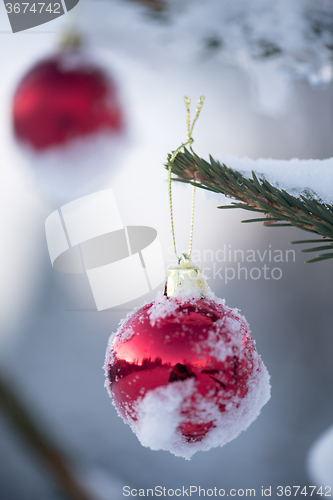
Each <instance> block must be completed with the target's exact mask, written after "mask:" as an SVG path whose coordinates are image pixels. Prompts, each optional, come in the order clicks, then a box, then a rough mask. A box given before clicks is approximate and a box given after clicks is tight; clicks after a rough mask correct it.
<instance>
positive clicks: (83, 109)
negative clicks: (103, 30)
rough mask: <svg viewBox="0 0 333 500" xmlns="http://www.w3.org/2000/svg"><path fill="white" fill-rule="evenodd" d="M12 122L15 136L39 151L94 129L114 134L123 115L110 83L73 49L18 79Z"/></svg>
mask: <svg viewBox="0 0 333 500" xmlns="http://www.w3.org/2000/svg"><path fill="white" fill-rule="evenodd" d="M13 127H14V133H15V136H16V138H17V139H18V140H19V141H22V142H24V143H26V144H28V145H29V146H31V147H33V148H34V149H35V150H39V151H42V150H46V149H47V148H49V147H52V146H59V145H65V144H67V143H68V142H70V141H71V140H73V139H77V138H84V137H87V136H88V135H90V134H94V133H96V132H109V133H112V134H119V133H121V131H122V129H123V116H122V110H121V107H120V104H119V101H118V97H117V89H116V86H115V84H114V83H113V82H112V80H111V79H110V77H109V76H107V75H106V74H105V72H104V71H103V70H102V69H101V68H99V67H98V66H96V65H94V64H92V63H90V62H87V61H86V60H85V59H84V57H83V56H82V55H81V54H80V53H79V52H78V51H72V50H68V49H67V50H63V51H60V52H59V53H58V54H56V55H54V56H52V57H50V58H48V59H45V60H42V61H40V62H38V63H37V64H36V65H35V66H33V67H32V68H31V69H30V70H29V71H28V73H26V74H25V76H24V77H23V78H22V80H21V81H20V83H19V85H18V87H17V89H16V92H15V95H14V100H13Z"/></svg>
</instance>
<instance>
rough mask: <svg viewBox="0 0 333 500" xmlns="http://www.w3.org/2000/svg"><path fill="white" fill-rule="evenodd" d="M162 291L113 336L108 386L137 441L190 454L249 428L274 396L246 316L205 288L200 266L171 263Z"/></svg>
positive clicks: (107, 367) (155, 447) (108, 364)
mask: <svg viewBox="0 0 333 500" xmlns="http://www.w3.org/2000/svg"><path fill="white" fill-rule="evenodd" d="M168 275H169V276H168V282H167V286H166V292H165V294H164V295H162V294H160V295H159V296H158V297H157V299H156V300H155V301H154V302H152V303H149V304H146V305H144V306H143V307H141V308H139V309H137V310H135V311H134V312H133V313H131V314H130V315H129V316H127V318H126V319H125V320H124V322H123V323H122V325H121V326H120V328H119V330H118V332H117V334H116V336H115V337H113V338H112V339H111V341H110V345H109V348H108V351H107V355H106V362H105V372H106V376H107V380H106V386H107V388H108V390H109V393H110V395H111V396H112V398H113V402H114V405H115V406H116V408H117V410H118V413H119V414H120V416H121V417H122V418H123V419H124V421H125V422H126V423H128V424H129V425H130V426H131V428H132V430H133V431H134V432H135V434H136V435H137V436H138V438H139V440H140V442H141V443H142V444H143V445H144V446H149V447H150V448H151V449H154V450H157V449H164V450H169V451H171V452H172V453H174V454H175V455H177V456H181V457H184V458H187V459H189V458H191V456H192V455H193V454H194V453H195V452H196V451H199V450H208V449H210V448H212V447H216V446H223V445H224V444H226V443H227V442H229V441H230V440H232V439H234V438H235V437H236V436H237V435H238V434H239V433H240V432H241V431H242V430H244V429H246V428H247V427H248V426H249V425H250V423H251V422H252V421H253V420H254V419H255V418H256V417H257V415H258V414H259V412H260V409H261V407H262V406H263V405H264V404H265V403H266V402H267V401H268V399H269V397H270V385H269V375H268V373H267V370H266V368H265V366H264V364H263V362H262V360H261V358H260V356H259V354H258V353H257V351H256V348H255V345H254V341H253V339H252V338H251V336H250V330H249V326H248V323H247V322H246V320H245V318H244V317H243V316H241V315H240V314H239V311H238V310H237V309H230V308H228V307H227V306H226V305H225V302H224V300H221V299H218V298H217V297H216V296H215V295H214V294H213V293H212V292H211V291H210V290H208V289H207V287H206V285H205V282H204V279H203V276H202V274H201V271H200V269H198V268H197V267H195V266H191V267H189V266H186V265H185V266H176V267H175V268H173V269H170V270H169V271H168Z"/></svg>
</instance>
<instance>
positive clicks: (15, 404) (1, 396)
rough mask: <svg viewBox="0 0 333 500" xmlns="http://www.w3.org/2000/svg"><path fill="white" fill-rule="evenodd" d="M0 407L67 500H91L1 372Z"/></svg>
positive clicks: (62, 456)
mask: <svg viewBox="0 0 333 500" xmlns="http://www.w3.org/2000/svg"><path fill="white" fill-rule="evenodd" d="M0 409H1V410H2V412H3V413H4V415H5V416H6V417H7V419H8V421H9V423H10V425H11V426H12V427H13V428H14V430H15V431H16V432H17V433H18V434H19V435H20V436H21V438H22V439H24V440H25V442H26V444H28V445H29V446H30V448H31V449H32V450H33V451H34V453H35V454H36V455H37V456H39V458H40V459H41V461H42V463H43V464H44V466H45V467H47V468H48V469H49V471H50V472H51V473H52V475H53V478H54V479H55V481H56V483H57V484H58V486H59V487H60V489H61V490H62V491H63V493H64V494H65V495H66V498H68V500H94V498H93V497H92V496H91V495H90V494H89V493H88V492H87V491H86V490H85V488H84V487H83V486H82V485H81V484H80V483H79V481H78V479H77V477H76V476H75V474H73V471H72V469H71V466H70V465H69V462H68V460H67V458H65V456H64V454H63V452H62V451H61V450H60V449H59V447H58V446H57V445H56V444H55V443H54V442H53V439H51V438H50V437H49V435H48V432H47V431H46V429H45V427H44V428H42V426H41V425H40V423H39V421H38V420H39V419H38V420H37V419H35V417H34V416H33V415H32V413H31V412H30V411H28V409H27V407H26V405H25V404H24V403H23V401H21V399H20V397H19V396H18V393H17V392H16V391H15V392H14V391H13V390H12V388H11V385H10V384H9V383H8V381H7V380H6V379H5V378H4V377H3V376H2V375H0Z"/></svg>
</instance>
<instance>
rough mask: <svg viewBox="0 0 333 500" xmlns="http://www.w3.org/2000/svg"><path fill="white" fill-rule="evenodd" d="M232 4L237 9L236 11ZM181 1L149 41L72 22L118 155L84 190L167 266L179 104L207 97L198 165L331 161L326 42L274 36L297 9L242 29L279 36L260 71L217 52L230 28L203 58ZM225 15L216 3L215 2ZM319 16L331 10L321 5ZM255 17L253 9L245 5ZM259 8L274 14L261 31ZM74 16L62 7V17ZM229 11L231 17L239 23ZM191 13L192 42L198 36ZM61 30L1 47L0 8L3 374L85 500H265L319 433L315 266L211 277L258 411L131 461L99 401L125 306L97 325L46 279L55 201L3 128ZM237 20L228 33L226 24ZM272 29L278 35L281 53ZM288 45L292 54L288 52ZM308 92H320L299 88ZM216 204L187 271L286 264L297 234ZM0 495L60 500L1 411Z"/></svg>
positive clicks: (81, 304)
mask: <svg viewBox="0 0 333 500" xmlns="http://www.w3.org/2000/svg"><path fill="white" fill-rule="evenodd" d="M200 3H201V5H202V6H203V5H206V4H207V12H210V11H209V9H210V8H212V9H213V11H214V8H216V5H217V2H212V1H211V2H207V3H206V2H205V4H203V3H202V2H200ZM235 3H236V4H237V5H238V8H239V10H240V11H241V10H242V9H243V11H244V8H243V7H244V2H235ZM261 3H262V2H261ZM186 4H187V3H186ZM186 4H185V3H184V8H183V9H180V11H179V16H178V17H177V16H176V15H175V12H176V11H177V9H176V7H177V4H176V3H173V4H172V5H173V9H176V11H174V10H171V14H170V18H169V19H167V20H165V21H164V24H163V25H161V26H160V28H159V25H158V22H157V21H158V20H156V15H157V14H154V15H152V14H149V13H147V12H146V11H142V8H141V6H140V5H137V4H135V3H134V4H132V3H126V2H114V1H111V0H110V1H108V2H107V1H105V2H97V1H94V2H93V1H87V2H86V3H85V4H84V5H80V12H79V14H78V16H77V20H76V21H75V22H77V23H78V26H81V27H82V30H83V32H84V33H85V35H86V39H87V42H88V43H89V51H90V52H91V55H92V56H93V57H95V58H96V59H97V60H99V61H100V62H101V63H102V64H104V65H105V66H106V67H108V68H109V70H110V71H111V72H112V73H113V75H114V77H115V79H116V80H117V82H118V85H119V87H120V89H121V94H122V99H123V103H124V107H125V112H126V116H127V122H128V131H129V137H128V143H127V144H126V146H124V150H123V154H122V155H121V156H120V158H118V160H117V162H116V163H113V164H110V168H109V170H108V171H107V173H104V174H103V177H102V179H100V181H99V184H98V183H95V184H94V185H92V186H91V190H90V192H93V191H95V190H98V189H103V188H106V187H112V188H113V190H114V193H115V197H116V200H117V203H118V207H119V210H120V213H121V216H122V219H123V222H124V224H130V225H136V224H137V225H149V226H152V227H155V228H156V229H157V230H158V233H159V236H160V239H161V242H162V246H163V248H164V249H165V261H166V265H167V264H169V260H168V259H170V252H169V249H170V247H171V245H172V241H171V232H170V222H169V213H168V197H167V185H166V172H165V170H164V169H163V163H164V162H165V159H166V155H167V153H168V152H169V151H170V150H171V149H175V148H176V147H177V146H178V145H179V144H180V143H181V142H182V141H183V140H184V139H185V133H186V126H185V111H184V105H183V96H184V95H185V94H186V95H189V96H191V98H192V101H196V100H197V98H198V97H199V96H200V95H201V94H204V95H205V96H206V102H205V105H204V108H203V111H202V115H201V117H200V119H199V121H198V123H197V125H196V128H195V132H194V138H195V140H196V142H195V144H194V149H195V151H196V152H197V153H198V154H199V155H202V156H206V155H208V153H211V154H212V155H215V156H217V155H222V154H223V155H235V156H248V157H250V158H254V159H256V158H265V157H267V158H279V159H285V160H288V159H291V158H294V157H297V158H300V159H309V158H318V159H322V158H329V157H332V156H333V142H332V129H333V86H332V84H331V83H330V78H331V66H330V65H331V62H330V51H329V50H328V49H327V47H326V45H329V43H330V41H329V40H327V39H326V38H325V37H327V36H329V35H328V34H327V33H329V31H327V32H326V34H325V33H324V34H323V35H322V36H323V37H324V38H316V39H315V40H314V41H312V42H313V43H312V45H311V40H308V39H306V40H305V39H304V38H302V36H300V37H299V39H297V40H296V41H295V39H294V38H292V39H290V36H289V35H290V33H303V34H304V32H306V28H307V25H306V24H305V22H304V23H303V24H302V21H301V19H302V16H301V14H300V13H299V12H297V8H300V7H299V5H300V2H293V5H294V6H296V7H297V8H296V7H295V9H294V8H292V9H290V16H291V17H288V16H282V17H281V15H280V17H279V15H278V12H276V9H277V6H279V8H280V9H282V12H283V5H284V4H286V2H283V1H280V2H266V4H270V5H271V9H269V8H267V10H266V17H265V16H263V17H262V19H261V21H260V16H259V15H258V14H257V15H255V11H253V12H252V14H251V16H252V17H251V16H250V17H249V19H250V21H248V22H249V23H250V25H251V26H253V32H254V33H256V32H257V31H256V30H260V29H262V30H263V31H264V32H265V33H267V32H268V33H271V32H272V30H271V27H272V22H273V25H274V26H277V24H276V22H275V21H276V19H281V18H283V19H284V23H282V24H281V25H279V26H278V27H276V32H274V33H273V35H274V36H275V37H278V38H279V39H280V40H282V41H281V43H282V44H283V51H282V52H278V54H277V55H275V56H273V55H272V57H269V58H268V59H267V58H264V60H261V59H260V58H259V59H258V58H256V57H254V56H255V54H254V55H253V53H252V52H251V50H252V49H251V50H250V49H249V50H248V51H245V52H244V50H243V49H244V47H252V45H251V43H250V42H249V40H248V39H247V40H245V42H244V40H242V39H240V38H239V36H238V35H237V33H236V35H235V36H234V38H232V33H231V31H230V32H227V33H226V35H228V36H227V37H226V38H227V39H228V40H231V39H233V40H236V42H237V43H236V42H235V43H236V47H234V46H232V47H231V46H230V47H229V46H228V50H227V51H226V56H225V57H224V56H222V55H221V56H220V55H218V54H216V55H209V54H210V53H209V54H208V53H206V52H203V51H201V48H202V44H199V42H198V41H197V40H196V39H194V38H191V36H190V35H191V34H192V35H193V33H197V34H198V33H199V34H200V37H201V38H205V37H206V33H207V36H208V35H209V36H211V37H215V38H216V37H217V33H216V29H217V28H216V26H213V25H212V24H211V23H210V22H208V21H206V18H205V17H204V16H203V13H202V11H201V10H200V8H199V2H193V5H194V6H195V7H196V9H194V14H193V18H191V16H190V15H188V16H187V15H186V9H185V7H186ZM225 4H226V5H229V7H230V5H231V2H225ZM319 4H320V5H321V6H322V7H323V8H327V9H328V8H329V7H330V6H331V2H318V5H319ZM253 5H255V8H256V9H257V10H258V9H260V2H259V1H256V2H253ZM307 5H310V3H309V2H308V3H307ZM202 6H201V9H203V7H202ZM214 6H215V7H214ZM273 7H274V8H273ZM230 8H231V7H230ZM231 10H232V9H231ZM244 12H245V11H244ZM271 12H273V13H274V16H275V17H274V16H273V18H272V17H270V13H271ZM74 13H75V9H74V10H73V16H72V19H73V20H74V17H75V16H74ZM231 14H233V18H232V19H237V15H236V14H237V12H231V11H230V15H231ZM198 16H199V18H200V16H201V19H202V22H201V23H200V25H201V26H202V29H204V32H203V34H202V36H201V32H200V30H199V31H198V29H197V28H196V26H197V24H198ZM235 16H236V17H235ZM207 17H208V18H209V19H214V20H215V21H216V23H217V22H221V25H223V23H225V22H226V21H225V20H224V21H223V20H220V18H219V16H218V15H217V13H216V15H214V14H212V15H210V16H207ZM326 18H327V19H328V18H329V17H328V14H327V17H326ZM326 18H325V19H326ZM175 19H176V20H177V21H175ZM251 19H252V21H251ZM272 19H273V21H272ZM274 19H275V21H274ZM191 20H192V21H193V24H191V22H190V21H191ZM68 21H69V15H68V18H67V17H66V16H63V18H59V19H58V20H56V21H53V22H51V23H48V24H46V25H43V26H40V27H38V28H35V29H33V30H29V31H27V32H22V33H17V34H15V35H13V34H12V33H11V31H10V26H9V22H8V19H7V17H6V13H5V10H4V8H3V7H1V8H0V61H1V75H2V77H1V82H0V109H1V111H2V112H1V116H0V144H1V146H0V164H1V171H0V172H1V173H0V175H1V183H0V193H1V196H0V206H1V211H0V236H1V248H0V255H1V259H0V279H1V284H2V286H1V288H0V294H1V301H0V303H1V315H0V351H1V354H0V361H1V373H2V374H5V375H6V378H7V380H9V381H11V383H12V384H13V387H14V388H15V389H16V390H17V392H18V393H19V394H20V395H21V397H22V398H23V399H24V401H26V402H27V404H28V405H29V407H30V409H31V411H33V413H34V414H35V415H36V416H37V417H38V418H40V419H41V421H42V423H43V425H44V426H47V428H48V430H49V433H50V435H52V436H54V438H55V439H57V440H58V442H59V443H60V444H61V446H62V447H63V448H64V449H65V450H66V451H67V453H68V455H69V456H70V457H71V458H72V461H73V463H74V464H75V467H77V469H78V471H79V474H81V475H82V477H84V478H85V480H86V481H87V482H88V483H89V484H90V487H91V488H92V489H93V491H94V492H95V496H96V498H97V499H98V498H100V499H102V500H105V499H110V500H111V499H112V500H113V499H115V500H117V499H118V498H123V497H122V487H123V486H124V485H129V486H131V487H134V488H140V487H141V488H148V487H150V488H153V487H155V486H156V485H161V486H165V487H167V488H168V487H169V488H177V487H182V486H183V485H184V486H189V485H191V484H192V485H197V486H199V485H200V486H201V487H204V488H214V487H215V486H216V487H220V488H225V489H226V490H228V489H230V488H236V489H238V488H256V489H257V491H258V492H259V490H261V486H264V487H268V486H272V488H273V491H275V488H276V486H277V485H282V486H287V485H290V486H292V485H302V486H303V485H307V484H313V479H312V480H311V479H310V477H309V475H308V471H307V465H306V464H307V455H308V452H309V449H310V448H311V446H312V444H313V443H314V441H315V440H316V439H317V438H318V437H319V436H320V434H321V433H322V432H324V431H325V430H326V429H328V428H329V427H330V426H331V425H332V419H333V398H332V377H333V364H332V349H333V336H332V333H331V324H332V322H331V314H332V307H331V297H332V292H333V284H332V263H331V261H326V262H321V263H317V264H312V265H305V264H303V260H305V259H303V256H302V255H301V254H298V253H296V257H295V262H293V261H292V260H289V262H280V263H279V264H278V266H279V267H280V268H281V269H282V272H283V275H282V277H281V279H280V280H273V279H270V280H265V279H264V278H263V277H262V278H261V279H258V280H253V279H248V280H244V279H243V278H242V279H240V280H238V279H234V280H231V281H229V282H228V283H227V284H225V283H224V281H222V280H221V279H220V278H219V277H218V276H217V277H216V279H215V280H213V279H211V280H210V286H211V287H212V288H213V290H214V291H215V293H216V294H217V295H219V296H220V297H224V298H225V299H226V301H227V304H228V305H229V306H230V307H238V308H240V309H241V311H242V313H243V314H244V315H245V316H246V318H247V320H248V322H249V323H250V326H251V330H252V334H253V337H254V338H255V339H256V342H257V348H258V351H259V353H260V354H261V356H262V358H263V361H264V363H265V364H266V366H267V368H268V370H269V372H270V374H271V384H272V397H271V400H270V401H269V403H268V404H267V405H266V406H265V407H264V408H263V410H262V413H261V415H260V416H259V418H258V419H257V420H256V421H255V422H254V423H253V424H252V425H251V427H250V428H249V429H248V430H247V431H246V432H245V433H242V434H241V435H240V436H239V437H238V438H237V439H236V440H235V441H233V442H231V443H229V444H228V445H226V446H225V447H224V448H221V449H214V450H212V451H210V452H207V453H201V452H200V453H198V454H197V455H196V456H195V457H194V458H193V459H192V460H191V461H190V462H186V461H184V460H182V459H180V458H176V457H174V456H172V455H171V454H169V453H168V452H163V451H159V452H152V451H150V450H149V449H146V448H143V447H142V446H141V445H140V444H139V442H138V440H137V438H136V437H135V436H134V435H133V434H132V432H131V430H130V428H129V427H128V426H126V425H124V424H123V422H122V421H121V419H120V418H119V417H118V416H117V414H116V411H115V409H114V407H113V406H112V405H111V401H110V399H109V397H108V395H107V393H106V390H105V389H104V387H103V385H104V375H103V371H102V365H103V362H104V355H105V349H106V345H107V340H108V338H109V335H110V334H111V333H112V332H113V331H115V330H116V328H117V324H118V322H119V320H120V319H121V318H122V317H123V316H124V315H125V314H126V312H127V309H130V308H131V307H132V306H133V305H134V304H126V305H124V306H123V307H122V308H117V309H116V310H109V311H105V312H100V313H98V312H95V311H94V310H93V309H94V303H93V297H92V294H91V291H90V289H89V286H88V282H87V279H86V278H85V277H84V276H79V275H78V276H75V275H63V274H58V273H56V272H55V271H54V270H53V269H52V267H51V264H50V260H49V256H48V253H47V247H46V242H45V234H44V222H45V219H46V217H47V216H48V215H49V214H50V213H51V212H52V211H53V210H54V209H56V208H58V207H59V204H61V202H62V200H61V202H60V200H58V199H57V198H56V197H55V196H53V195H51V194H50V192H49V191H48V190H47V188H45V187H44V188H42V187H41V186H40V185H39V183H38V174H36V172H33V171H32V170H29V168H28V167H27V166H25V165H23V164H22V162H21V160H20V158H19V157H18V156H17V154H16V148H15V144H14V143H13V140H12V136H11V128H10V102H11V97H12V94H13V91H14V89H15V85H16V83H17V81H18V80H19V78H20V77H21V76H22V74H23V73H24V71H26V70H27V69H28V68H30V67H31V65H32V64H33V63H34V62H35V61H36V60H37V59H38V58H40V57H42V56H44V55H46V54H48V53H51V52H52V51H53V50H54V47H55V44H56V43H57V40H58V38H59V34H60V32H61V30H62V28H63V27H64V26H66V25H67V23H68ZM185 21H186V23H185ZM215 21H214V22H215ZM259 21H260V22H259ZM287 21H288V22H287ZM296 21H297V22H296ZM242 22H243V21H242ZM177 23H178V24H177ZM239 23H240V21H239V22H238V21H237V22H236V21H234V24H233V26H234V27H237V26H238V25H239ZM251 23H252V24H251ZM288 23H289V24H288ZM290 23H291V27H290ZM293 23H294V24H293ZM295 23H296V25H297V26H298V27H299V25H300V27H299V29H300V31H297V30H296V27H297V26H296V25H295ZM231 24H232V23H229V25H228V26H229V29H230V30H232V25H231ZM178 25H179V26H178ZM185 25H186V29H185ZM177 26H178V28H177ZM191 26H193V28H192V29H190V27H191ZM149 27H150V28H149ZM235 29H236V28H235ZM279 30H280V31H279ZM288 30H289V31H288ZM236 31H237V29H236ZM179 33H182V37H180V35H179ZM187 33H189V34H188V35H187ZM281 33H285V37H284V38H283V39H281V37H279V34H281ZM273 35H272V36H273ZM193 37H194V35H193ZM296 42H297V48H298V52H297V51H296V49H295V46H292V45H290V44H294V45H295V44H296ZM230 43H231V42H230ZM211 45H213V46H214V44H211ZM215 45H216V43H215ZM309 47H310V48H309ZM325 47H326V48H325ZM241 49H242V50H241ZM310 49H311V50H310ZM326 49H327V50H326ZM253 50H254V49H253ZM236 53H237V54H238V56H239V58H240V59H237V58H236V56H235V54H236ZM244 54H245V55H244ZM281 54H283V56H282V55H281ZM299 54H302V57H303V59H302V60H303V61H304V59H306V57H308V59H306V62H305V63H304V64H303V66H302V68H303V69H304V71H303V73H302V71H301V70H300V69H299V67H298V66H297V64H296V62H295V61H296V60H298V59H299V58H300V57H301V56H299ZM304 54H305V55H304ZM316 55H317V56H318V57H316ZM238 56H237V57H238ZM244 61H245V62H244ZM287 62H288V64H289V66H288V64H287ZM290 68H291V69H293V68H294V69H295V68H296V69H297V68H298V69H297V71H296V69H295V71H290ZM311 75H312V76H311ZM313 75H321V78H319V77H318V78H317V79H316V78H315V76H313ZM301 77H304V78H301ZM309 81H312V83H318V82H321V83H322V85H321V86H311V85H310V84H309ZM73 168H78V166H77V165H76V166H73ZM71 175H72V173H71ZM36 178H37V179H36ZM86 189H87V188H85V191H84V190H82V193H80V192H79V191H80V189H79V187H78V189H77V190H76V191H75V193H74V192H73V197H72V199H75V198H77V197H78V196H79V195H80V194H86V193H87V190H86ZM190 191H191V190H190V189H189V188H186V187H183V186H174V191H173V193H174V210H175V225H176V235H177V243H178V247H179V248H180V249H182V250H183V249H184V250H186V249H187V245H188V240H187V238H188V227H189V219H190V198H191V193H190ZM88 192H89V190H88ZM216 204H217V202H216V200H214V199H213V198H207V197H206V196H205V195H204V194H203V193H202V192H199V191H198V193H197V204H196V217H195V232H194V248H195V249H197V254H198V255H199V254H200V255H201V257H204V251H205V250H206V251H207V250H210V251H212V252H213V254H214V255H216V252H218V250H220V249H223V248H224V245H226V246H227V248H231V249H243V250H244V252H246V251H247V250H255V251H257V250H259V251H260V252H261V255H262V254H263V252H264V251H265V250H268V249H272V250H273V251H274V250H281V251H282V253H283V255H285V252H286V250H290V249H291V248H292V247H290V245H288V242H289V241H292V240H296V239H303V236H304V234H303V233H302V232H301V231H298V230H296V229H293V228H284V229H282V228H281V229H273V228H270V227H265V228H264V227H263V226H261V225H241V224H240V220H242V219H244V218H246V217H247V214H246V213H241V212H238V211H235V210H234V211H230V212H226V211H223V212H222V211H219V210H217V209H216ZM229 245H231V247H229ZM270 245H271V246H270ZM296 250H297V248H296ZM209 255H210V254H209V253H208V252H206V260H204V259H202V260H203V262H202V265H203V267H209V268H210V275H212V274H213V262H211V261H210V259H209ZM265 263H266V264H267V265H268V266H270V265H271V264H270V263H269V262H265ZM216 264H217V267H218V268H219V267H223V266H224V264H223V263H216ZM228 265H229V266H230V267H232V266H237V263H234V262H232V263H229V264H228ZM251 265H252V264H251ZM253 265H254V264H253ZM255 266H256V267H262V263H261V262H260V261H259V262H258V261H257V262H256V263H255ZM250 267H251V266H249V269H250ZM153 296H154V293H153V294H151V296H150V297H153ZM147 298H148V297H147ZM142 300H144V299H142ZM135 305H138V302H136V303H135ZM121 309H122V310H121ZM323 486H325V485H323ZM0 498H1V499H2V498H3V499H4V500H7V499H10V500H23V499H24V500H37V499H41V500H42V499H43V500H45V499H48V500H56V499H57V500H60V499H61V498H64V497H63V496H62V494H61V492H60V491H59V490H58V488H57V486H56V485H55V484H54V482H53V481H52V478H51V477H50V476H49V475H48V473H47V471H46V469H44V467H43V465H42V464H41V463H40V461H39V459H38V458H37V457H35V455H34V454H33V453H32V452H31V450H30V449H29V448H27V447H26V445H25V444H24V443H23V442H22V441H21V440H20V438H19V437H18V436H17V435H16V434H15V432H14V431H13V429H12V428H11V426H10V425H9V424H8V422H7V420H6V419H5V415H4V414H2V412H1V410H0Z"/></svg>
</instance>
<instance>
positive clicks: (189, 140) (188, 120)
mask: <svg viewBox="0 0 333 500" xmlns="http://www.w3.org/2000/svg"><path fill="white" fill-rule="evenodd" d="M204 99H205V98H204V96H201V97H200V99H199V101H198V104H197V109H196V113H195V116H194V119H193V122H192V125H191V116H190V105H191V100H190V98H189V97H187V96H185V97H184V101H185V106H186V124H187V141H186V142H184V143H183V144H181V145H180V146H179V148H177V149H176V150H175V151H173V152H172V155H171V158H170V161H169V170H168V188H169V207H170V218H171V229H172V239H173V248H174V251H175V255H176V257H177V259H178V263H180V261H181V260H182V259H184V258H185V259H187V260H188V261H190V258H191V253H192V241H193V223H194V200H195V186H193V188H192V206H191V226H190V244H189V250H188V253H187V254H181V255H180V256H178V254H177V247H176V238H175V227H174V222H173V210H172V192H171V173H172V164H173V162H174V161H175V158H176V156H177V155H178V153H179V151H180V150H181V149H182V148H184V147H185V146H187V145H188V144H189V145H190V148H191V149H192V142H194V139H193V138H192V132H193V128H194V125H195V122H196V121H197V119H198V117H199V114H200V111H201V108H202V106H203V103H204Z"/></svg>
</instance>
